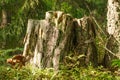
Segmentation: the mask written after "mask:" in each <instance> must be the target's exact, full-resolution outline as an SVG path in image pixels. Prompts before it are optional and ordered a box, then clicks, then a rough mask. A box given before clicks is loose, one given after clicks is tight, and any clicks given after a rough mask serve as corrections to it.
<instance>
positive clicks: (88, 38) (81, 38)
mask: <svg viewBox="0 0 120 80" xmlns="http://www.w3.org/2000/svg"><path fill="white" fill-rule="evenodd" d="M74 27H75V33H74V34H75V43H74V44H75V50H76V52H77V53H82V54H84V55H85V56H86V57H85V58H84V60H83V62H84V63H85V65H88V64H89V63H90V62H92V63H93V65H94V66H97V62H98V56H97V48H96V45H95V37H96V31H95V24H94V21H93V20H92V19H91V18H90V17H83V18H81V19H75V20H74Z"/></svg>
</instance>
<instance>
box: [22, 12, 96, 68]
mask: <svg viewBox="0 0 120 80" xmlns="http://www.w3.org/2000/svg"><path fill="white" fill-rule="evenodd" d="M95 34H96V33H95V25H94V24H93V22H92V20H91V19H90V18H89V17H84V18H82V19H74V18H73V17H71V16H70V15H69V14H65V13H63V12H61V11H48V12H46V16H45V19H44V20H32V19H30V20H28V26H27V32H26V36H25V39H24V42H25V46H24V52H23V55H24V56H29V57H31V59H30V63H31V64H32V65H34V66H36V67H39V68H49V67H53V68H54V69H55V70H58V69H59V62H60V61H63V60H60V57H61V56H63V55H64V56H65V55H68V54H66V53H69V52H70V50H72V49H73V48H74V49H75V50H76V52H78V53H83V54H85V55H86V57H85V58H84V60H85V63H86V64H88V63H89V62H90V61H91V62H92V63H95V64H97V63H96V62H97V51H96V47H95V43H94V39H95ZM86 35H87V36H86Z"/></svg>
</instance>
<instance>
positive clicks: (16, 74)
mask: <svg viewBox="0 0 120 80" xmlns="http://www.w3.org/2000/svg"><path fill="white" fill-rule="evenodd" d="M0 80H120V77H119V76H115V75H113V74H112V73H111V72H110V71H100V70H99V69H94V68H93V67H92V66H89V67H87V68H83V67H81V68H73V69H70V70H68V69H67V68H64V69H62V70H59V71H54V70H53V69H51V68H48V69H44V70H41V69H38V68H34V67H31V66H30V65H28V66H25V67H23V68H22V69H19V70H18V69H12V68H10V67H9V66H7V67H5V66H0Z"/></svg>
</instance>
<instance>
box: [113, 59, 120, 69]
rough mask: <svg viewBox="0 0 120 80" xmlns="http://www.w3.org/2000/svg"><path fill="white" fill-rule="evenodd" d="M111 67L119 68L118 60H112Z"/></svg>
mask: <svg viewBox="0 0 120 80" xmlns="http://www.w3.org/2000/svg"><path fill="white" fill-rule="evenodd" d="M112 66H113V67H114V66H117V67H119V68H120V59H114V60H112Z"/></svg>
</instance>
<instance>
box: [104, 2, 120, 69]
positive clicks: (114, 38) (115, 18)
mask: <svg viewBox="0 0 120 80" xmlns="http://www.w3.org/2000/svg"><path fill="white" fill-rule="evenodd" d="M119 9H120V1H119V0H108V12H107V21H108V22H107V31H108V33H109V39H108V43H107V46H106V47H107V48H108V49H109V50H110V51H111V52H113V53H115V54H111V53H109V52H108V51H106V54H105V57H104V64H105V65H106V67H107V66H108V67H109V66H110V63H111V60H113V59H114V58H115V57H117V58H119V59H120V33H119V32H120V18H119V17H120V15H119V14H120V11H119Z"/></svg>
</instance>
